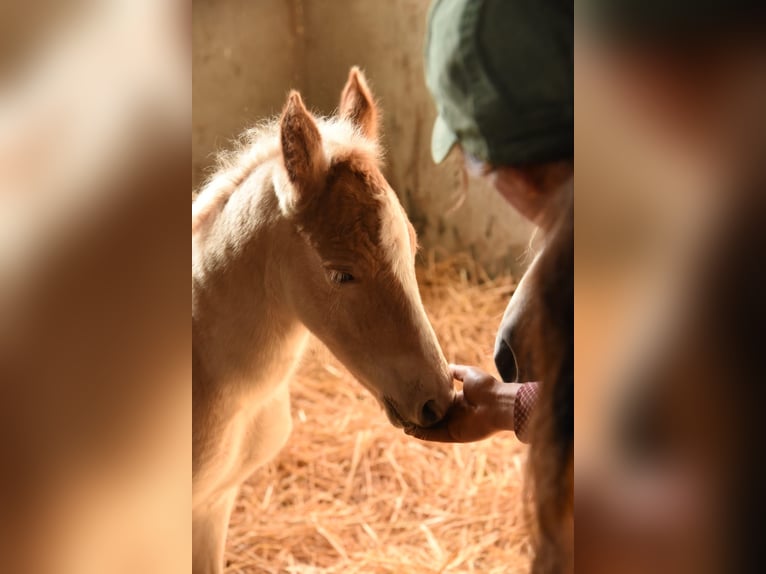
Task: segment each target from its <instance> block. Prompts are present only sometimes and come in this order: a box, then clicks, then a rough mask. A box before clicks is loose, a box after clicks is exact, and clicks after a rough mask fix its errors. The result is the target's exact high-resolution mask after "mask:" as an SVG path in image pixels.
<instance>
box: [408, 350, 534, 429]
mask: <svg viewBox="0 0 766 574" xmlns="http://www.w3.org/2000/svg"><path fill="white" fill-rule="evenodd" d="M450 369H451V371H452V375H453V376H454V377H455V378H456V379H458V380H460V381H463V390H462V391H461V392H459V393H457V394H456V395H455V401H454V403H453V405H452V406H451V407H450V409H449V411H448V412H447V414H446V416H445V417H444V418H443V419H442V420H441V421H440V422H439V423H437V424H436V425H435V426H433V427H430V428H418V427H412V428H408V429H405V432H406V433H407V434H409V435H411V436H414V437H416V438H419V439H422V440H429V441H436V442H474V441H478V440H482V439H485V438H487V437H489V436H491V435H493V434H495V433H497V432H500V431H503V430H506V431H514V432H515V433H516V435H517V436H518V438H519V440H521V441H522V442H528V436H527V435H528V426H529V424H528V423H529V420H530V413H531V411H532V408H533V407H534V403H535V400H536V398H537V383H525V384H519V383H503V382H501V381H498V380H497V379H495V377H493V376H492V375H490V374H489V373H487V372H485V371H482V370H481V369H477V368H476V367H467V366H463V365H454V366H451V367H450Z"/></svg>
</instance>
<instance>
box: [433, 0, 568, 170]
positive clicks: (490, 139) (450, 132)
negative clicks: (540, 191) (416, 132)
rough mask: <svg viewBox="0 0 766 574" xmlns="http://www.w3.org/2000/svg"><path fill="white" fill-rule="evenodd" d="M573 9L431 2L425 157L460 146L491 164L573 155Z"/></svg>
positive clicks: (535, 1) (490, 1)
mask: <svg viewBox="0 0 766 574" xmlns="http://www.w3.org/2000/svg"><path fill="white" fill-rule="evenodd" d="M573 37H574V7H573V3H571V2H569V3H567V2H565V1H563V0H436V1H435V2H434V3H433V4H432V6H431V9H430V12H429V16H428V32H427V37H426V46H425V58H426V63H425V67H426V83H427V84H428V88H429V90H430V91H431V94H432V95H433V98H434V100H435V101H436V108H437V111H438V117H437V118H436V123H435V125H434V130H433V136H432V140H431V153H432V155H433V158H434V161H435V162H436V163H439V162H441V161H442V160H444V158H445V157H446V156H447V154H448V153H449V151H450V149H452V147H453V146H454V145H455V144H456V143H458V142H459V143H460V145H461V147H462V148H463V149H464V150H465V151H466V152H467V153H468V154H470V155H472V156H473V157H475V158H477V159H479V160H482V161H485V162H488V163H490V164H493V165H520V164H528V163H541V162H546V161H555V160H560V159H571V158H572V157H573V156H574V142H573V139H574V116H573V112H574V70H573V68H574V62H573V57H574V56H573V55H574V52H573V43H574V38H573Z"/></svg>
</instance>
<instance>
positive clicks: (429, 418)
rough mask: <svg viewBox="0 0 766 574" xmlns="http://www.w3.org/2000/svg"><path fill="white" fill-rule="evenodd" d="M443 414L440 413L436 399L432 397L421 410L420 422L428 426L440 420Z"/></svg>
mask: <svg viewBox="0 0 766 574" xmlns="http://www.w3.org/2000/svg"><path fill="white" fill-rule="evenodd" d="M440 418H441V415H440V414H439V408H438V406H437V405H436V401H435V400H433V399H431V400H430V401H426V403H425V404H424V405H423V408H422V409H421V410H420V424H421V426H424V427H427V426H431V425H432V424H435V423H437V422H439V419H440Z"/></svg>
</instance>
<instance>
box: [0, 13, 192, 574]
mask: <svg viewBox="0 0 766 574" xmlns="http://www.w3.org/2000/svg"><path fill="white" fill-rule="evenodd" d="M0 22H1V23H0V38H2V41H1V42H0V56H1V57H0V461H1V462H0V464H1V465H2V468H0V509H2V510H1V511H0V556H2V566H0V570H2V571H4V572H15V573H20V574H23V573H34V574H46V573H49V572H50V573H53V572H55V573H56V574H90V573H92V574H103V573H105V572H110V573H125V574H133V573H136V572H142V573H154V572H156V573H171V572H178V573H181V572H184V573H186V572H188V571H189V565H190V555H191V553H190V526H189V508H190V494H191V493H190V490H191V488H190V484H189V464H190V460H191V452H190V451H191V447H190V441H189V436H190V434H191V433H190V431H191V390H190V386H189V384H188V381H189V380H190V379H189V375H190V368H191V367H190V353H189V341H190V335H189V320H188V300H187V299H186V298H185V297H181V296H180V294H181V293H188V291H187V289H188V271H187V262H188V255H189V247H188V245H189V244H188V236H187V232H188V231H187V229H188V184H189V179H188V166H189V146H190V144H189V133H190V127H189V126H190V121H191V97H190V79H191V74H190V57H189V49H188V45H189V41H188V33H189V32H188V28H189V26H188V17H187V16H186V15H185V10H184V5H182V3H180V2H175V1H168V2H154V1H134V0H124V1H111V2H43V1H32V2H25V3H15V2H11V3H3V6H2V8H0Z"/></svg>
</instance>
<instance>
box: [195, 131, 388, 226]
mask: <svg viewBox="0 0 766 574" xmlns="http://www.w3.org/2000/svg"><path fill="white" fill-rule="evenodd" d="M314 119H315V121H316V124H317V127H318V128H319V132H320V134H321V135H322V141H323V143H324V149H325V153H327V155H328V159H329V160H330V161H328V164H329V163H334V162H337V161H343V160H344V159H347V158H349V157H351V156H355V157H361V159H362V160H363V161H365V162H372V163H373V165H377V164H378V163H379V162H380V161H381V150H380V146H379V145H378V142H377V141H373V140H371V139H369V138H367V137H365V136H364V135H363V134H362V133H361V132H360V131H359V129H357V127H356V126H355V125H354V124H353V123H352V122H351V121H349V120H347V119H346V118H342V117H339V116H332V117H317V116H315V117H314ZM281 154H282V150H281V144H280V118H279V117H274V118H271V119H268V120H264V121H262V122H259V123H257V124H256V125H254V126H253V127H251V128H249V129H247V130H245V131H244V132H243V133H242V134H241V135H240V136H239V137H238V138H237V139H236V140H234V142H233V145H232V147H231V149H226V150H221V151H219V152H218V153H217V155H216V161H215V164H214V165H215V167H214V171H213V173H212V174H211V175H210V176H209V177H208V178H207V179H206V181H205V183H204V184H203V185H202V187H201V189H200V191H199V193H198V194H197V196H196V197H195V198H194V200H193V202H192V235H193V234H195V233H196V232H198V231H199V230H200V229H202V228H203V227H206V226H207V225H208V224H209V223H211V222H212V221H213V220H214V219H215V217H216V215H217V214H218V213H220V211H221V209H222V208H223V206H224V205H225V204H226V202H227V201H228V200H229V198H230V197H231V195H232V194H233V193H234V192H235V191H236V190H237V189H238V188H239V187H240V186H241V185H242V184H243V183H244V182H245V180H247V178H248V177H249V176H250V174H252V173H253V172H254V171H255V170H256V169H257V168H258V167H259V166H261V165H263V164H264V163H266V162H268V161H272V160H274V159H281ZM280 164H281V162H280ZM281 168H282V169H284V167H281Z"/></svg>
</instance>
